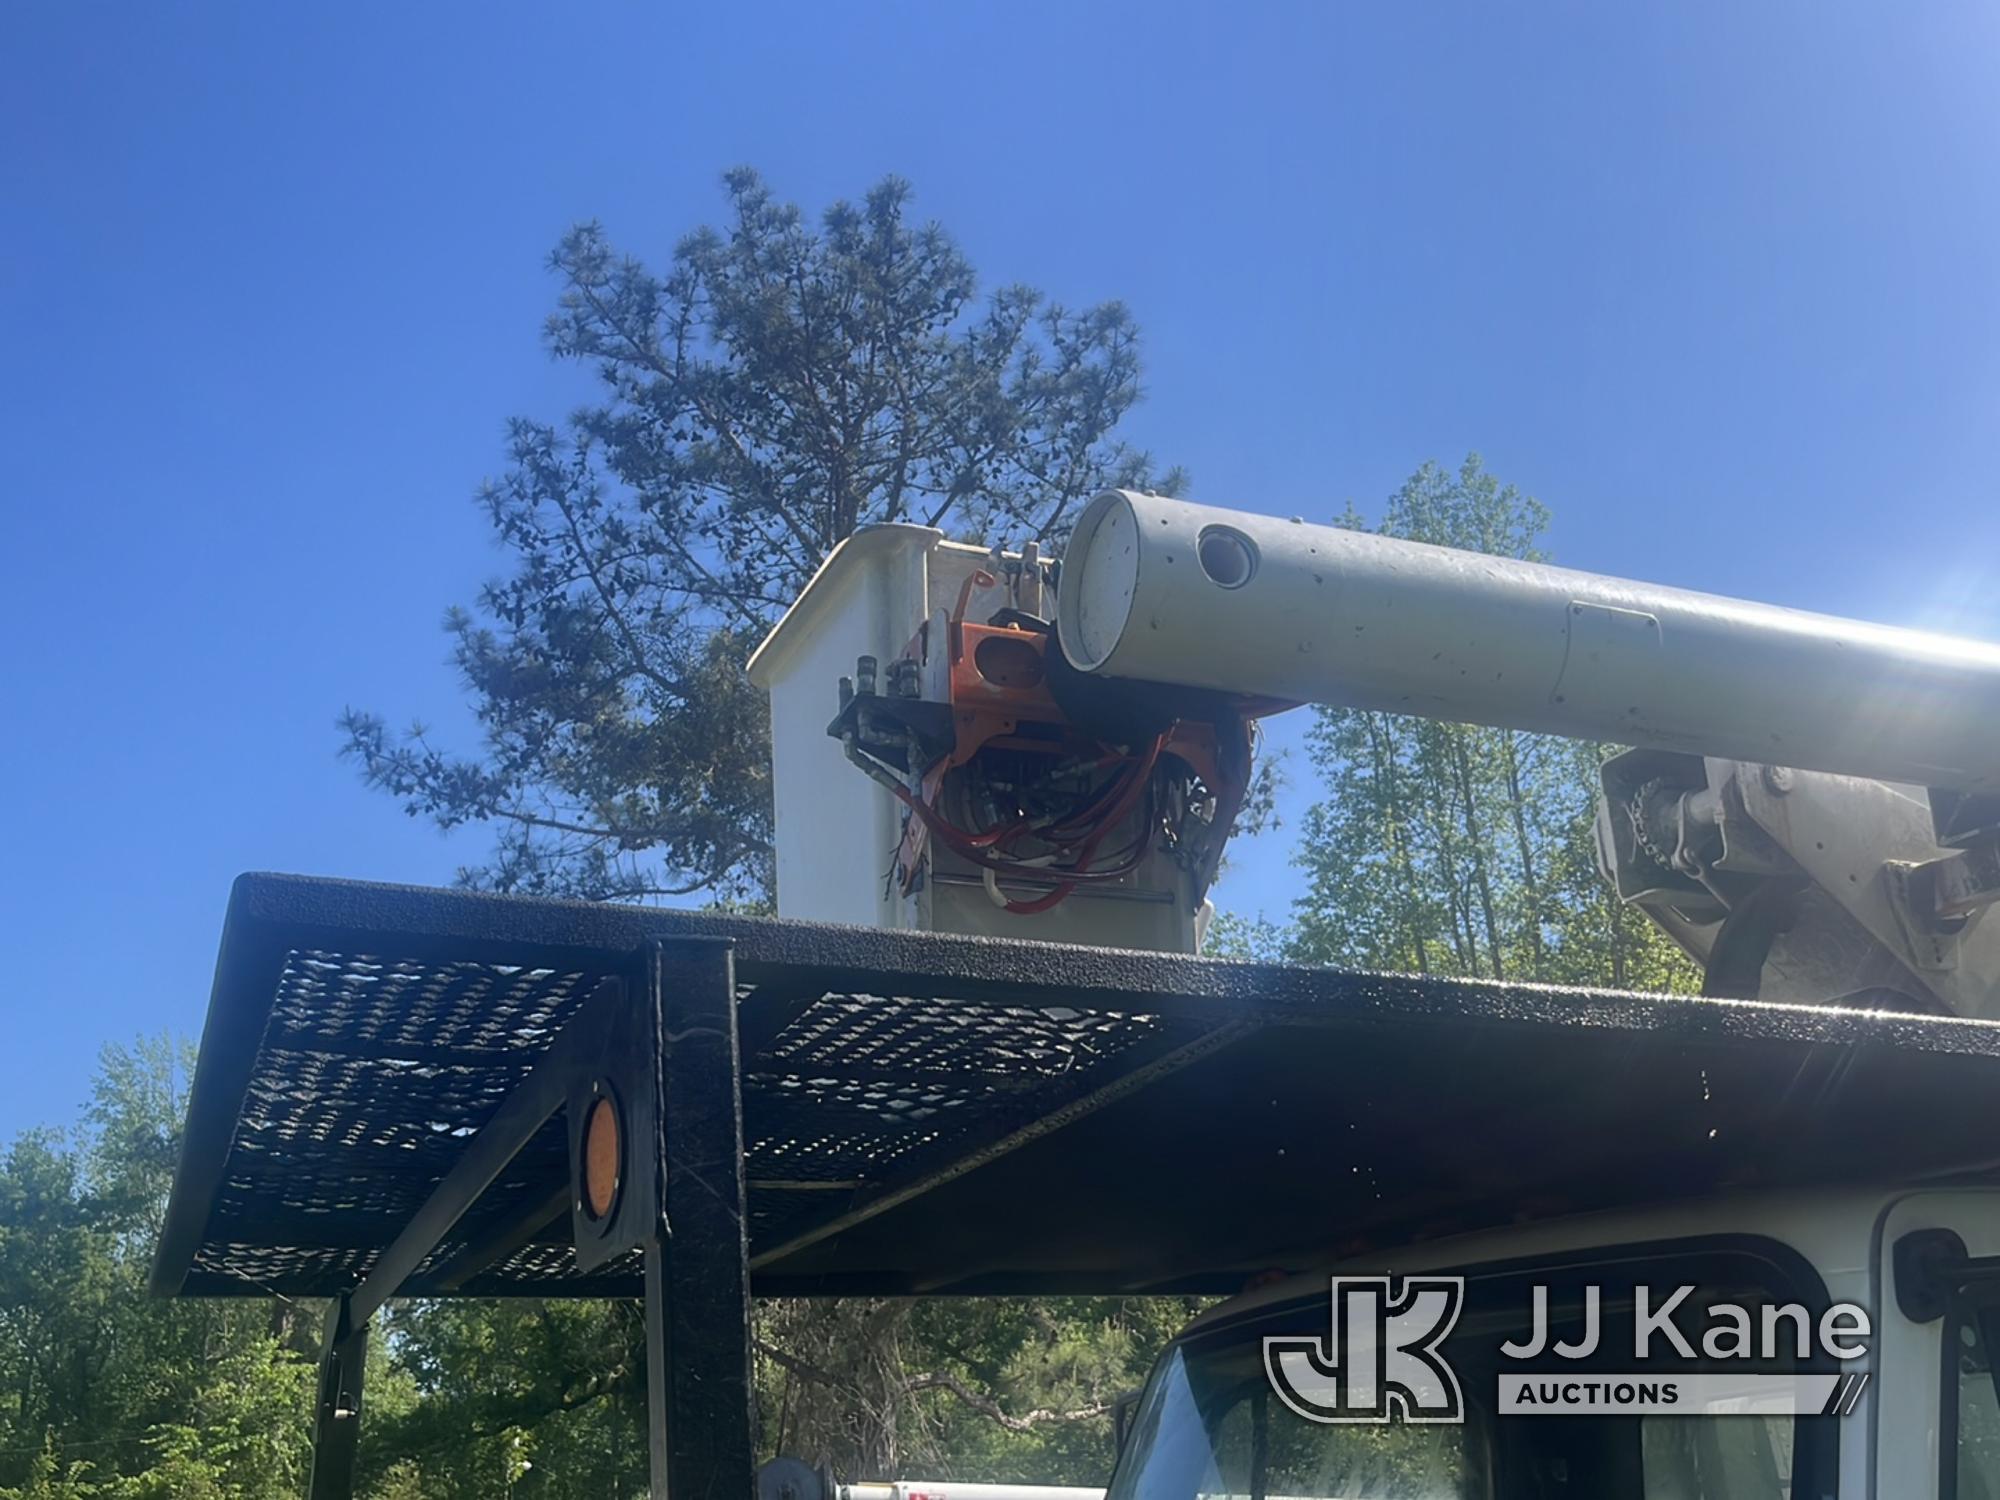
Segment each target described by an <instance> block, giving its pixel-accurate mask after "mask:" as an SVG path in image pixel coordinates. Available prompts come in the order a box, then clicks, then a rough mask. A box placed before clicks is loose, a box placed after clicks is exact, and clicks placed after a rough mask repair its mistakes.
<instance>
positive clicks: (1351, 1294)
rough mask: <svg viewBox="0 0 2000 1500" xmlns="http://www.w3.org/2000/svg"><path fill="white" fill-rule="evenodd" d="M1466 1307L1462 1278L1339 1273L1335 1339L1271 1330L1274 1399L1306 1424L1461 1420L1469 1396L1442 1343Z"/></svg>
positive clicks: (1268, 1363)
mask: <svg viewBox="0 0 2000 1500" xmlns="http://www.w3.org/2000/svg"><path fill="white" fill-rule="evenodd" d="M1464 1306H1465V1278H1464V1277H1463V1276H1405V1277H1404V1278H1403V1281H1402V1286H1401V1289H1400V1291H1398V1290H1395V1289H1393V1288H1392V1287H1391V1284H1390V1281H1389V1278H1388V1277H1386V1276H1336V1277H1335V1278H1334V1280H1333V1337H1332V1339H1331V1340H1329V1341H1327V1342H1325V1343H1322V1342H1321V1341H1320V1340H1318V1339H1313V1338H1267V1339H1265V1340H1264V1370H1265V1373H1266V1374H1268V1375H1269V1376H1270V1377H1271V1389H1272V1390H1274V1391H1276V1392H1277V1394H1278V1399H1279V1400H1280V1401H1282V1402H1284V1403H1285V1405H1287V1406H1289V1407H1290V1408H1291V1409H1292V1410H1293V1411H1295V1412H1297V1413H1298V1414H1299V1415H1300V1416H1302V1417H1304V1418H1305V1419H1306V1420H1307V1421H1309V1422H1386V1421H1388V1420H1389V1419H1390V1417H1391V1415H1392V1414H1393V1415H1394V1416H1395V1417H1397V1418H1399V1419H1400V1420H1402V1421H1405V1422H1462V1421H1464V1420H1465V1398H1464V1396H1463V1395H1461V1394H1460V1392H1459V1389H1458V1376H1457V1375H1456V1374H1454V1373H1453V1371H1452V1368H1451V1366H1450V1365H1448V1364H1446V1363H1445V1358H1444V1355H1443V1354H1441V1353H1439V1352H1438V1345H1440V1344H1442V1343H1443V1342H1444V1341H1445V1340H1446V1339H1447V1338H1449V1337H1450V1336H1451V1330H1452V1329H1453V1328H1454V1327H1455V1326H1456V1325H1457V1323H1458V1315H1459V1312H1460V1311H1461V1310H1462V1309H1463V1308H1464Z"/></svg>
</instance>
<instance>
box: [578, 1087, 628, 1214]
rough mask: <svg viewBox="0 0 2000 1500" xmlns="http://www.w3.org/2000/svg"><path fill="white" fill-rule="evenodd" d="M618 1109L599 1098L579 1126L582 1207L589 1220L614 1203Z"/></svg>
mask: <svg viewBox="0 0 2000 1500" xmlns="http://www.w3.org/2000/svg"><path fill="white" fill-rule="evenodd" d="M619 1166H620V1162H619V1144H618V1106H617V1105H616V1104H614V1103H612V1102H611V1100H610V1099H609V1098H607V1097H602V1096H600V1097H599V1098H598V1099H597V1101H596V1102H595V1103H593V1104H592V1105H591V1106H590V1116H589V1118H588V1119H587V1120H585V1122H584V1126H583V1207H584V1211H585V1212H586V1213H588V1214H589V1215H590V1217H591V1218H593V1219H601V1218H603V1217H604V1216H605V1215H607V1214H608V1213H610V1212H611V1209H612V1205H613V1204H615V1203H616V1202H617V1201H618V1178H619Z"/></svg>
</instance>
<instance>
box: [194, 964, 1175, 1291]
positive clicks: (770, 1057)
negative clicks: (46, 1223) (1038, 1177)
mask: <svg viewBox="0 0 2000 1500" xmlns="http://www.w3.org/2000/svg"><path fill="white" fill-rule="evenodd" d="M602 977H603V976H602V975H601V974H598V973H592V972H589V971H587V970H584V969H555V968H547V967H525V966H520V965H498V964H481V963H472V962H465V961H456V962H442V963H439V962H424V961H419V960H412V959H388V958H384V957H381V956H379V955H376V954H367V953H357V954H345V953H339V952H335V951H331V950H329V949H325V948H313V949H294V950H291V951H289V952H288V953H287V954H286V955H285V957H284V960H283V963H282V966H281V968H280V971H279V977H278V981H277V985H276V989H275V993H274V995H273V997H272V1004H271V1010H270V1017H269V1021H268V1023H267V1026H266V1029H265V1033H264V1037H263V1040H262V1042H261V1043H260V1045H259V1047H258V1050H257V1053H256V1057H255V1061H254V1063H253V1065H252V1068H251V1071H250V1078H249V1082H248V1085H247V1087H246V1089H245V1091H244V1095H243V1100H242V1103H241V1106H240V1108H239V1110H238V1113H237V1119H236V1125H235V1131H234V1134H233V1137H232V1139H231V1141H230V1144H229V1150H228V1156H227V1159H226V1163H225V1168H224V1173H223V1178H222V1183H221V1186H220V1189H219V1191H218V1192H217V1195H216V1198H215V1201H214V1205H213V1208H212V1209H211V1212H210V1217H209V1222H208V1226H207V1229H206V1232H205V1234H204V1242H203V1244H202V1246H201V1248H200V1250H199V1251H198V1253H197V1255H196V1257H195V1262H194V1274H195V1276H196V1277H197V1278H199V1283H200V1285H201V1286H203V1287H205V1288H208V1289H215V1288H216V1287H219V1286H221V1285H224V1284H227V1283H231V1282H234V1283H238V1284H240V1286H241V1287H242V1289H244V1290H250V1289H253V1288H259V1289H266V1290H274V1291H281V1292H284V1293H286V1294H292V1295H300V1294H303V1295H312V1294H323V1293H326V1292H331V1291H338V1290H341V1289H343V1288H345V1287H347V1286H349V1285H351V1284H352V1283H353V1281H354V1280H355V1279H356V1278H357V1277H359V1276H361V1275H365V1274H366V1272H367V1270H368V1268H369V1267H370V1265H371V1264H372V1256H371V1254H370V1253H369V1251H368V1250H366V1249H362V1248H355V1247H363V1246H376V1245H382V1244H386V1243H387V1242H388V1241H389V1240H391V1239H393V1238H394V1237H395V1235H396V1234H397V1232H398V1231H400V1230H401V1229H402V1227H403V1226H404V1225H405V1224H407V1223H408V1222H409V1220H410V1218H411V1216H412V1215H414V1214H415V1213H416V1212H417V1210H418V1209H419V1208H420V1207H422V1205H423V1204H424V1202H425V1200H426V1199H427V1198H428V1197H429V1196H430V1194H431V1192H432V1190H433V1189H434V1188H435V1187H436V1186H437V1184H438V1182H439V1181H440V1180H441V1179H442V1178H443V1177H444V1175H445V1173H446V1172H447V1171H449V1170H450V1168H451V1166H452V1164H453V1163H454V1162H455V1161H456V1160H457V1159H458V1156H459V1154H460V1152H461V1151H462V1150H463V1148H464V1145H465V1143H466V1142H467V1141H468V1140H470V1139H471V1138H472V1137H473V1136H474V1135H475V1134H477V1132H478V1131H479V1130H480V1129H481V1128H482V1127H483V1126H484V1125H485V1124H486V1123H487V1122H488V1121H489V1120H490V1119H491V1118H492V1117H493V1115H494V1112H495V1111H496V1110H498V1109H499V1107H500V1105H501V1104H502V1102H503V1101H504V1100H505V1099H506V1098H507V1096H508V1095H509V1094H510V1093H511V1092H512V1091H513V1090H514V1089H515V1088H516V1087H518V1086H519V1084H520V1083H521V1081H522V1079H524V1078H525V1077H526V1076H527V1074H528V1072H529V1071H530V1069H531V1068H532V1067H533V1066H534V1063H535V1060H536V1059H537V1057H539V1056H540V1054H541V1053H542V1052H543V1051H544V1050H545V1049H546V1048H547V1047H548V1045H549V1043H550V1042H551V1040H552V1039H553V1038H554V1037H555V1036H556V1034H557V1033H558V1032H559V1031H560V1029H561V1027H562V1026H563V1024H564V1023H565V1022H566V1021H568V1020H569V1019H570V1018H571V1017H572V1016H573V1015H574V1014H575V1013H576V1011H577V1009H578V1007H579V1006H581V1004H582V1003H583V1000H584V998H585V997H586V996H588V995H589V994H590V992H591V990H592V989H593V987H594V986H595V985H596V984H597V982H598V981H599V980H600V979H601V978H602ZM790 990H791V992H792V993H793V996H794V999H795V1000H796V1001H797V1002H798V1003H797V1004H796V1005H795V1006H794V1008H793V1009H794V1013H793V1014H792V1015H791V1017H790V1018H789V1019H788V1020H787V1022H786V1024H784V1025H783V1026H782V1027H781V1028H779V1029H778V1031H777V1032H776V1034H775V1035H774V1036H773V1037H772V1038H771V1040H770V1042H769V1043H768V1045H767V1046H766V1047H764V1048H763V1049H762V1050H761V1051H759V1052H758V1053H757V1054H756V1055H755V1056H752V1057H747V1058H745V1060H744V1072H743V1113H744V1167H745V1176H746V1180H747V1199H748V1205H747V1206H748V1214H749V1218H748V1233H749V1237H750V1242H751V1253H752V1254H753V1256H754V1255H755V1254H757V1253H758V1252H759V1251H760V1250H762V1249H764V1248H766V1247H768V1246H770V1245H774V1244H778V1243H782V1242H784V1241H786V1240H788V1239H790V1238H792V1237H795V1236H797V1235H799V1234H801V1233H803V1232H804V1231H806V1230H808V1229H810V1228H811V1227H812V1226H813V1225H814V1224H816V1223H818V1222H820V1221H823V1220H825V1219H828V1218H831V1217H833V1216H834V1215H837V1214H839V1213H841V1212H843V1211H845V1210H846V1209H847V1208H849V1207H850V1206H852V1204H853V1203H854V1202H856V1201H857V1199H858V1198H860V1197H861V1196H862V1195H864V1194H865V1193H867V1192H869V1191H871V1190H874V1189H878V1188H880V1187H882V1186H883V1185H884V1184H886V1183H890V1182H893V1181H895V1180H897V1179H898V1178H899V1177H901V1176H905V1175H908V1174H910V1173H912V1172H914V1171H918V1170H921V1169H922V1168H923V1166H924V1165H925V1164H927V1163H930V1162H935V1161H938V1160H940V1159H948V1158H950V1157H951V1156H952V1155H953V1154H955V1153H956V1152H959V1151H961V1150H963V1149H964V1148H965V1147H966V1145H967V1143H968V1142H973V1141H977V1140H982V1139H988V1138H991V1137H993V1136H995V1135H996V1134H1004V1132H1006V1131H1007V1130H1009V1129H1012V1128H1015V1127H1017V1126H1018V1125H1019V1124H1021V1123H1022V1122H1024V1121H1027V1120H1030V1119H1032V1118H1034V1117H1035V1116H1036V1115H1038V1114H1040V1113H1042V1112H1043V1111H1045V1110H1047V1109H1048V1108H1050V1107H1052V1106H1055V1105H1060V1104H1061V1103H1062V1102H1063V1101H1064V1100H1066V1099H1069V1098H1072V1097H1074V1096H1075V1095H1076V1094H1077V1093H1078V1092H1079V1091H1082V1090H1085V1089H1088V1088H1089V1087H1091V1086H1092V1085H1094V1084H1096V1083H1098V1082H1100V1081H1101V1080H1102V1079H1103V1078H1104V1077H1105V1076H1106V1075H1107V1074H1109V1073H1113V1072H1115V1071H1116V1070H1117V1069H1118V1068H1119V1067H1121V1066H1122V1065H1123V1063H1124V1061H1125V1060H1126V1059H1127V1058H1128V1056H1130V1055H1131V1054H1132V1053H1133V1050H1134V1049H1135V1048H1139V1049H1149V1050H1150V1049H1156V1048H1158V1047H1159V1046H1160V1045H1161V1044H1162V1043H1163V1042H1170V1041H1172V1040H1176V1039H1180V1038H1184V1037H1186V1036H1191V1035H1196V1034H1198V1033H1199V1030H1200V1028H1199V1027H1191V1026H1189V1025H1186V1024H1182V1025H1180V1026H1175V1025H1173V1024H1171V1023H1169V1022H1166V1021H1164V1020H1162V1019H1161V1018H1160V1017H1157V1016H1152V1015H1146V1014H1108V1013H1099V1012H1093V1011H1090V1010H1086V1009H1082V1008H1079V1007H1076V1006H1068V1005H1040V1006H1022V1005H1005V1004H997V1003H993V1002H990V1001H984V1000H960V999H956V998H954V997H953V996H951V995H950V994H932V995H908V994H888V995H875V994H866V993H853V992H834V991H825V992H821V993H820V994H818V995H817V997H814V996H813V994H812V992H811V990H810V989H808V990H806V991H805V992H804V993H803V995H801V994H799V993H798V992H797V986H796V983H794V984H793V985H792V986H790ZM756 992H757V986H756V985H755V984H754V983H745V984H743V985H742V986H740V988H739V994H740V998H741V1002H742V1003H745V1004H750V1003H754V1002H755V1000H756V998H757V994H756ZM565 1129H566V1127H565V1124H564V1121H563V1120H562V1119H561V1118H560V1117H558V1118H556V1119H554V1120H551V1121H550V1122H549V1123H548V1124H547V1125H546V1126H544V1127H543V1128H542V1130H541V1132H540V1133H539V1134H538V1135H537V1137H536V1139H535V1140H534V1141H533V1142H532V1143H531V1144H530V1145H529V1146H528V1147H527V1148H526V1149H525V1150H523V1151H522V1152H521V1154H520V1155H519V1156H518V1157H517V1158H516V1159H515V1161H514V1163H513V1164H512V1166H511V1167H510V1168H509V1170H508V1171H507V1172H506V1173H505V1174H504V1175H503V1176H502V1177H501V1178H500V1179H499V1180H498V1181H497V1182H495V1184H494V1185H493V1187H492V1188H491V1189H489V1190H488V1191H487V1193H486V1194H485V1195H484V1196H483V1197H482V1198H481V1200H480V1201H479V1202H478V1203H477V1204H475V1205H474V1207H473V1208H472V1210H471V1211H470V1212H468V1213H467V1214H466V1216H465V1217H464V1218H463V1219H462V1220H461V1221H460V1223H459V1224H458V1225H457V1226H456V1227H455V1228H454V1230H453V1232H452V1234H451V1235H450V1236H449V1237H447V1238H446V1239H445V1240H444V1241H443V1242H441V1243H440V1244H439V1246H438V1247H437V1250H436V1251H435V1252H434V1253H433V1254H432V1256H431V1257H430V1259H429V1260H428V1261H427V1262H426V1266H425V1271H428V1270H429V1269H431V1268H434V1267H441V1266H445V1265H448V1264H450V1263H451V1261H452V1260H453V1258H454V1257H456V1256H457V1255H458V1254H459V1253H460V1252H461V1251H462V1250H464V1249H465V1247H466V1246H467V1245H469V1244H473V1243H476V1242H477V1241H478V1240H479V1239H480V1237H481V1235H482V1234H483V1233H484V1232H485V1231H486V1230H487V1229H488V1228H489V1227H490V1226H491V1225H492V1224H494V1223H497V1222H499V1221H501V1220H504V1218H505V1217H506V1216H507V1215H508V1214H509V1213H510V1212H513V1211H515V1209H516V1206H517V1205H518V1203H519V1202H520V1201H522V1200H523V1199H525V1198H533V1197H536V1196H543V1197H545V1196H546V1195H547V1194H549V1192H550V1191H551V1190H552V1189H554V1188H556V1187H559V1186H560V1185H561V1184H562V1183H564V1182H565V1181H566V1180H567V1175H568V1162H567V1142H566V1134H565ZM545 1233H546V1236H547V1237H546V1239H544V1240H540V1241H538V1242H534V1243H530V1244H529V1245H527V1246H525V1247H523V1248H522V1249H520V1250H518V1251H515V1252H514V1253H512V1254H510V1255H508V1256H507V1257H505V1258H504V1259H503V1260H501V1261H500V1262H498V1263H496V1264H495V1265H494V1266H492V1267H490V1268H489V1269H487V1270H486V1271H485V1272H483V1273H481V1275H480V1276H479V1277H478V1278H477V1279H476V1281H475V1282H473V1283H470V1284H469V1285H468V1287H467V1290H472V1289H476V1288H481V1287H483V1288H485V1289H488V1290H495V1289H498V1290H509V1291H527V1290H533V1289H535V1288H536V1287H541V1286H546V1287H547V1288H548V1289H550V1290H556V1291H560V1290H563V1289H564V1286H565V1284H566V1283H567V1282H569V1281H570V1280H571V1278H573V1277H574V1276H575V1275H576V1271H575V1264H574V1256H573V1254H572V1252H571V1249H570V1246H569V1243H568V1238H567V1236H568V1225H567V1220H566V1219H564V1220H562V1221H560V1222H558V1223H554V1224H552V1225H551V1227H550V1228H549V1229H548V1230H547V1231H546V1232H545ZM425 1271H420V1272H419V1273H418V1276H417V1278H416V1279H417V1281H419V1282H421V1280H422V1278H423V1275H424V1274H425ZM630 1275H636V1266H626V1267H623V1268H619V1267H614V1268H612V1269H611V1270H610V1271H608V1272H605V1271H600V1272H598V1273H597V1274H596V1276H594V1277H593V1278H592V1280H593V1284H597V1285H602V1284H605V1283H607V1282H612V1283H615V1282H616V1281H617V1280H618V1279H619V1277H621V1276H630Z"/></svg>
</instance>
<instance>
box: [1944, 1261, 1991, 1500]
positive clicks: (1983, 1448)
mask: <svg viewBox="0 0 2000 1500" xmlns="http://www.w3.org/2000/svg"><path fill="white" fill-rule="evenodd" d="M1944 1340H1945V1347H1944V1378H1945V1392H1944V1408H1945V1412H1946V1415H1947V1416H1948V1417H1949V1418H1951V1419H1952V1422H1953V1427H1954V1433H1953V1436H1954V1439H1955V1441H1953V1442H1951V1443H1948V1444H1945V1445H1944V1448H1945V1451H1944V1453H1943V1454H1942V1456H1941V1457H1942V1462H1943V1466H1944V1473H1943V1474H1942V1475H1941V1476H1940V1482H1939V1485H1938V1493H1939V1494H1940V1495H1941V1496H1942V1497H1943V1500H2000V1382H1996V1379H1995V1373H1994V1352H1995V1349H1996V1347H2000V1302H1994V1301H1991V1300H1985V1299H1975V1298H1969V1297H1962V1298H1960V1299H1959V1300H1958V1301H1957V1302H1956V1303H1955V1304H1954V1305H1953V1307H1952V1311H1951V1316H1950V1317H1949V1318H1948V1319H1947V1320H1946V1323H1945V1328H1944ZM1954 1387H1955V1389H1954Z"/></svg>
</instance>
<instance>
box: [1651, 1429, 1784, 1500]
mask: <svg viewBox="0 0 2000 1500" xmlns="http://www.w3.org/2000/svg"><path fill="white" fill-rule="evenodd" d="M1639 1457H1640V1467H1641V1470H1642V1472H1643V1473H1644V1475H1645V1485H1646V1500H1785V1497H1786V1496H1788V1495H1790V1494H1791V1491H1792V1419H1791V1418H1790V1417H1789V1416H1785V1417H1756V1416H1726V1417H1644V1418H1641V1419H1640V1422H1639Z"/></svg>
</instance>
